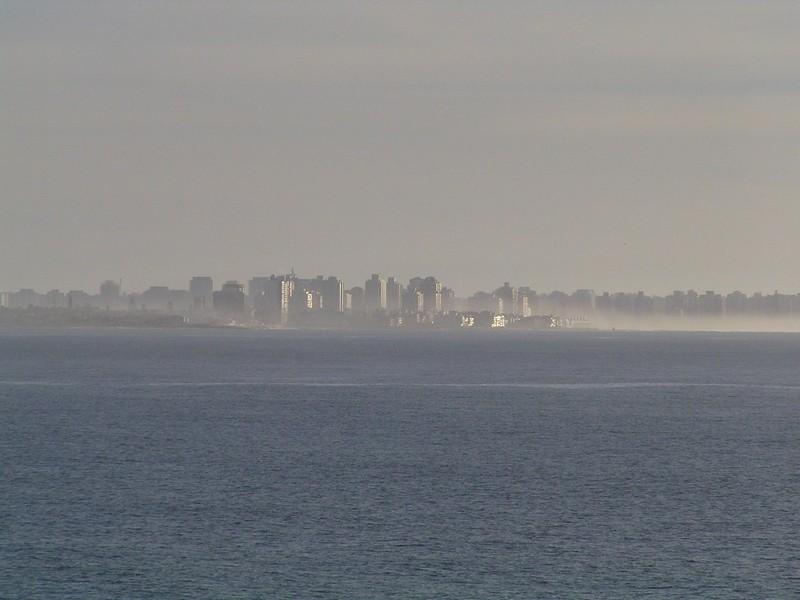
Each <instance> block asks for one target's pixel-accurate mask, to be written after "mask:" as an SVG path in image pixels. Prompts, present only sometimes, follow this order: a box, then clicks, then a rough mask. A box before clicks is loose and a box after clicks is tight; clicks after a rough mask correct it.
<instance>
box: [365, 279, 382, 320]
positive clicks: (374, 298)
mask: <svg viewBox="0 0 800 600" xmlns="http://www.w3.org/2000/svg"><path fill="white" fill-rule="evenodd" d="M364 308H365V309H366V311H367V312H375V311H376V310H386V281H384V280H383V279H381V276H380V275H378V274H375V273H373V275H372V277H370V278H369V279H367V281H366V282H364Z"/></svg>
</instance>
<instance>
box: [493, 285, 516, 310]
mask: <svg viewBox="0 0 800 600" xmlns="http://www.w3.org/2000/svg"><path fill="white" fill-rule="evenodd" d="M494 293H495V294H497V297H498V298H500V299H501V300H502V301H503V312H504V313H506V314H509V315H518V314H521V311H520V307H519V290H518V289H517V288H515V287H511V286H510V285H509V283H508V282H507V281H506V282H505V283H504V284H503V287H501V288H497V289H496V290H495V292H494Z"/></svg>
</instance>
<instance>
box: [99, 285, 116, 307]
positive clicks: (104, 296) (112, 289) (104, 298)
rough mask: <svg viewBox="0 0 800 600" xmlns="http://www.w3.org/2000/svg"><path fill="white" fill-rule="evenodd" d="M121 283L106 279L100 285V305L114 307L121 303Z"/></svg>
mask: <svg viewBox="0 0 800 600" xmlns="http://www.w3.org/2000/svg"><path fill="white" fill-rule="evenodd" d="M119 291H120V290H119V284H118V283H116V282H114V281H110V280H107V281H104V282H103V284H102V285H101V286H100V306H102V307H103V308H114V307H115V306H116V305H117V304H118V303H119Z"/></svg>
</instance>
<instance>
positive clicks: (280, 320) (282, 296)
mask: <svg viewBox="0 0 800 600" xmlns="http://www.w3.org/2000/svg"><path fill="white" fill-rule="evenodd" d="M294 291H295V277H294V275H270V277H269V279H268V280H267V281H266V282H265V283H264V285H263V288H262V290H261V292H260V293H259V295H258V296H257V297H256V298H255V316H256V319H258V320H259V321H261V322H262V323H267V324H271V325H286V324H287V323H288V322H289V310H290V308H291V305H292V304H293V301H292V298H293V296H294Z"/></svg>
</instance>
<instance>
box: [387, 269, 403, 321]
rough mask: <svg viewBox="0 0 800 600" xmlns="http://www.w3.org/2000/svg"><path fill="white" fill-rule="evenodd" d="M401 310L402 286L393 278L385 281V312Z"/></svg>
mask: <svg viewBox="0 0 800 600" xmlns="http://www.w3.org/2000/svg"><path fill="white" fill-rule="evenodd" d="M402 308H403V284H401V283H400V282H399V281H397V280H396V279H395V278H394V277H389V279H388V280H387V281H386V311H387V312H390V313H393V312H398V311H400V310H401V309H402Z"/></svg>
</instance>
